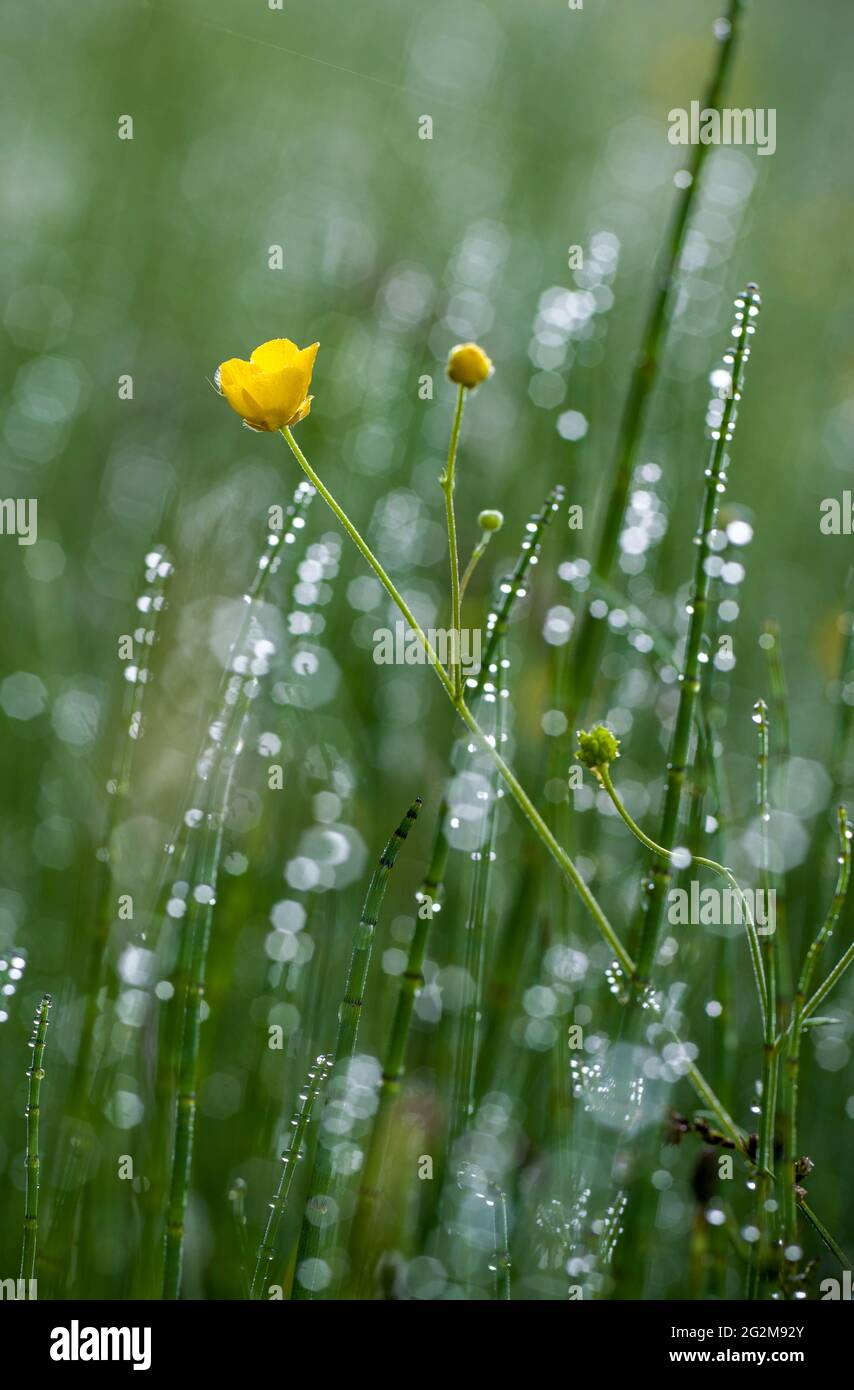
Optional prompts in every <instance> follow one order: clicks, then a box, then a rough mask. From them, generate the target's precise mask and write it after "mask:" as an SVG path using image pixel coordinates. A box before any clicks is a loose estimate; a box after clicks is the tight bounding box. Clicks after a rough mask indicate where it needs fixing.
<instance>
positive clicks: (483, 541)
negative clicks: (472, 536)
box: [460, 531, 492, 606]
mask: <svg viewBox="0 0 854 1390" xmlns="http://www.w3.org/2000/svg"><path fill="white" fill-rule="evenodd" d="M491 539H492V532H491V531H484V533H483V535H482V536H481V538H480V540H479V541H478V543H477V545H476V546H475V548H474V550H473V551H472V553H471V559H470V560H469V562H468V564H467V565H466V567H465V570H464V571H463V577H462V579H461V580H460V605H461V606H462V601H463V598H464V596H465V592H466V589H467V588H468V582H469V580H470V579H471V577H472V575H473V574H474V572H475V570H476V568H477V566H478V563H479V561H480V558H481V556H482V555H483V553H484V551H485V550H486V547H487V546H488V545H489V542H490V540H491Z"/></svg>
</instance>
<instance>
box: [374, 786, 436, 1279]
mask: <svg viewBox="0 0 854 1390" xmlns="http://www.w3.org/2000/svg"><path fill="white" fill-rule="evenodd" d="M446 814H447V803H446V802H444V801H443V802H442V805H441V806H440V808H439V816H438V820H437V823H436V835H435V839H434V841H433V851H432V854H431V857H430V866H429V868H428V870H427V874H426V876H425V878H424V881H423V883H422V884H421V887H420V888H419V889H418V892H417V893H416V895H415V898H416V902H417V904H418V909H417V912H416V914H415V930H414V932H413V933H412V940H411V941H410V943H409V955H408V958H407V961H406V969H405V970H404V972H403V974H402V975H401V976H400V977H399V978H400V989H399V991H398V996H397V1004H396V1006H395V1012H394V1019H393V1021H392V1026H391V1034H390V1037H389V1040H388V1046H387V1048H386V1052H385V1061H384V1065H383V1070H382V1076H381V1078H380V1087H379V1096H378V1100H377V1113H376V1116H375V1118H374V1122H373V1125H372V1127H371V1132H370V1135H369V1138H368V1142H367V1144H366V1146H365V1161H364V1164H363V1166H362V1180H361V1183H360V1186H359V1197H358V1203H357V1206H356V1214H355V1216H354V1218H353V1228H352V1232H351V1237H350V1264H351V1269H352V1270H353V1276H354V1280H355V1283H356V1287H357V1290H359V1289H365V1288H366V1287H368V1286H369V1284H370V1277H371V1274H372V1262H371V1260H370V1258H369V1254H368V1247H369V1245H370V1243H371V1242H370V1235H371V1231H372V1229H373V1227H374V1222H375V1219H376V1214H377V1207H378V1203H379V1201H380V1196H381V1183H382V1175H383V1167H384V1165H385V1158H386V1153H387V1151H388V1144H389V1136H390V1134H391V1125H392V1120H393V1117H394V1112H395V1107H396V1104H397V1098H398V1096H399V1095H400V1084H401V1081H402V1079H403V1072H404V1066H405V1063H406V1050H407V1046H408V1043H409V1032H410V1029H411V1026H412V1018H413V1015H414V1013H415V1001H416V999H417V998H418V995H419V993H420V992H421V990H422V989H423V987H424V961H425V958H426V955H427V943H428V940H429V937H430V929H431V927H432V925H433V914H434V912H438V910H439V907H438V901H437V900H438V895H439V892H440V890H441V885H442V882H443V880H444V877H445V868H446V865H447V861H448V848H449V846H448V840H447V837H446V835H445V830H444V826H445V816H446Z"/></svg>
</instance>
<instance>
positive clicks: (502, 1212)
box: [488, 1182, 511, 1302]
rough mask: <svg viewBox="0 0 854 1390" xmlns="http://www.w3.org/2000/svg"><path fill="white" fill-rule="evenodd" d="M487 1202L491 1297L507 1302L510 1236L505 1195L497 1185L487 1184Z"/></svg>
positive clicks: (508, 1294) (508, 1292)
mask: <svg viewBox="0 0 854 1390" xmlns="http://www.w3.org/2000/svg"><path fill="white" fill-rule="evenodd" d="M488 1191H489V1194H490V1195H489V1201H490V1203H491V1205H492V1230H493V1244H494V1250H493V1254H492V1266H491V1268H492V1273H493V1276H494V1281H495V1282H494V1289H493V1297H494V1298H496V1299H498V1300H502V1301H505V1302H508V1301H509V1299H510V1267H511V1266H510V1234H509V1231H508V1227H507V1194H506V1192H505V1191H504V1189H503V1188H502V1187H499V1186H498V1184H497V1183H494V1182H491V1183H490V1184H489V1188H488Z"/></svg>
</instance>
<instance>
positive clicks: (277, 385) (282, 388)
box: [247, 367, 306, 430]
mask: <svg viewBox="0 0 854 1390" xmlns="http://www.w3.org/2000/svg"><path fill="white" fill-rule="evenodd" d="M305 385H306V383H305V377H304V374H303V373H302V372H301V371H300V370H299V368H298V367H283V368H282V370H281V371H280V372H259V373H258V374H257V375H256V376H255V377H253V379H252V382H251V385H249V386H248V387H247V394H250V395H251V396H252V399H253V400H254V401H256V402H257V405H258V407H259V409H260V411H261V418H262V419H263V421H264V424H265V426H266V428H267V429H270V430H280V429H281V428H282V426H283V425H287V424H289V422H290V421H291V420H292V419H293V417H294V415H295V414H296V412H297V411H298V410H299V408H300V406H301V405H302V403H303V401H304V400H305ZM250 418H251V417H250Z"/></svg>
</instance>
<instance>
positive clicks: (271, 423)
mask: <svg viewBox="0 0 854 1390" xmlns="http://www.w3.org/2000/svg"><path fill="white" fill-rule="evenodd" d="M319 346H320V344H319V343H312V345H311V347H307V348H298V347H297V345H296V343H292V342H291V340H290V338H273V339H271V341H270V342H269V343H262V344H261V346H260V347H257V348H256V349H255V351H254V352H253V354H252V356H251V357H250V359H249V361H248V362H244V361H243V359H242V358H240V357H230V358H229V359H228V361H227V362H223V363H222V365H221V366H220V367H219V368H218V369H217V373H216V378H215V383H216V388H217V390H218V391H219V393H220V395H222V396H225V399H226V400H227V401H228V404H229V405H230V406H231V408H232V410H236V411H237V414H238V415H239V416H240V417H241V419H242V420H243V422H244V423H245V424H247V425H248V426H249V427H250V429H253V430H281V429H284V427H285V426H286V425H296V424H298V423H299V421H300V420H304V419H305V417H306V415H307V414H308V412H309V411H310V410H311V403H312V401H313V400H314V397H313V396H310V395H309V394H308V388H309V386H310V385H311V373H312V369H313V367H314V359H315V357H316V356H317V349H318V348H319Z"/></svg>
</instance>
